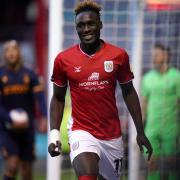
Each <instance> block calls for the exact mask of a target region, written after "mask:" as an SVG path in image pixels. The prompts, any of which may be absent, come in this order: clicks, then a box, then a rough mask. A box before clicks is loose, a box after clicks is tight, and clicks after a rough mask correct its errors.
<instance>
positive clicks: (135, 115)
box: [120, 81, 153, 160]
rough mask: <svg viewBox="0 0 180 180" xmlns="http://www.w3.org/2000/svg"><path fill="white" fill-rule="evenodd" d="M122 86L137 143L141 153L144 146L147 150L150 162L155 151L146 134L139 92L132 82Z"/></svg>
mask: <svg viewBox="0 0 180 180" xmlns="http://www.w3.org/2000/svg"><path fill="white" fill-rule="evenodd" d="M120 85H121V89H122V94H123V98H124V101H125V103H126V105H127V108H128V110H129V112H130V114H131V116H132V119H133V121H134V124H135V127H136V130H137V143H138V145H139V148H140V150H141V151H143V146H145V147H146V148H147V153H148V160H149V159H150V157H151V155H152V151H153V150H152V146H151V144H150V142H149V140H148V138H147V137H146V135H145V133H144V127H143V123H142V114H141V108H140V103H139V98H138V95H137V92H136V90H135V89H134V86H133V83H132V81H130V82H128V83H125V84H120Z"/></svg>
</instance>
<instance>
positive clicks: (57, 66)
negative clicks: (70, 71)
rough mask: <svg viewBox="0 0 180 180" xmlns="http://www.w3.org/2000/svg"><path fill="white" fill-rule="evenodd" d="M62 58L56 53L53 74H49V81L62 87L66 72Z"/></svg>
mask: <svg viewBox="0 0 180 180" xmlns="http://www.w3.org/2000/svg"><path fill="white" fill-rule="evenodd" d="M61 61H62V59H61V58H60V56H59V55H58V56H57V57H56V58H55V61H54V67H53V74H52V76H51V81H52V82H54V83H55V84H56V85H57V86H60V87H63V86H66V85H67V78H66V74H65V72H64V70H63V66H62V62H61Z"/></svg>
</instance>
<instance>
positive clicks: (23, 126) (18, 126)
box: [11, 121, 29, 130]
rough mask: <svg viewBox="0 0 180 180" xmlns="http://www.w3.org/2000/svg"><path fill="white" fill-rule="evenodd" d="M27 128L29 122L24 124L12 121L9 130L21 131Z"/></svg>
mask: <svg viewBox="0 0 180 180" xmlns="http://www.w3.org/2000/svg"><path fill="white" fill-rule="evenodd" d="M28 127H29V122H28V121H26V122H16V121H13V122H12V124H11V128H12V129H14V130H23V129H26V128H28Z"/></svg>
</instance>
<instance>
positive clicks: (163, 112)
mask: <svg viewBox="0 0 180 180" xmlns="http://www.w3.org/2000/svg"><path fill="white" fill-rule="evenodd" d="M173 71H174V70H173V69H169V71H168V72H167V73H165V74H160V73H158V72H156V71H152V72H151V74H149V77H148V79H147V83H148V89H149V92H150V96H149V100H148V102H149V103H148V104H149V107H148V111H149V115H148V116H149V118H150V119H154V120H155V121H156V120H157V119H158V121H161V122H162V123H161V124H164V123H167V122H169V120H171V121H173V119H174V120H176V116H177V78H176V77H177V76H176V73H175V74H174V72H173Z"/></svg>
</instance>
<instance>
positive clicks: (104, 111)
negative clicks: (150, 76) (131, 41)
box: [62, 46, 121, 139]
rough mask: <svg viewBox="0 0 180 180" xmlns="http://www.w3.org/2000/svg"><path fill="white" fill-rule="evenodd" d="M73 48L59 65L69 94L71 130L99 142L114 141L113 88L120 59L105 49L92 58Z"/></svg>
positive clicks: (117, 128) (116, 131)
mask: <svg viewBox="0 0 180 180" xmlns="http://www.w3.org/2000/svg"><path fill="white" fill-rule="evenodd" d="M76 48H77V49H76ZM76 48H75V49H74V51H73V52H74V53H69V54H71V55H68V56H66V57H64V59H63V62H62V64H63V69H64V71H65V74H66V76H67V79H68V81H69V85H70V90H71V99H72V116H73V119H74V122H73V129H83V130H87V131H89V132H91V133H92V134H93V135H95V136H96V137H98V138H100V139H108V138H115V137H118V136H119V135H120V122H119V117H118V111H117V107H116V101H115V87H116V80H117V78H116V73H117V69H118V66H119V65H120V61H121V59H120V56H119V54H118V53H117V52H116V51H115V52H113V50H111V49H109V48H108V47H104V49H103V50H101V51H99V52H97V53H96V54H95V55H93V56H88V55H87V54H85V53H83V52H82V51H81V50H80V49H78V48H79V47H78V46H77V47H76Z"/></svg>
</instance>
